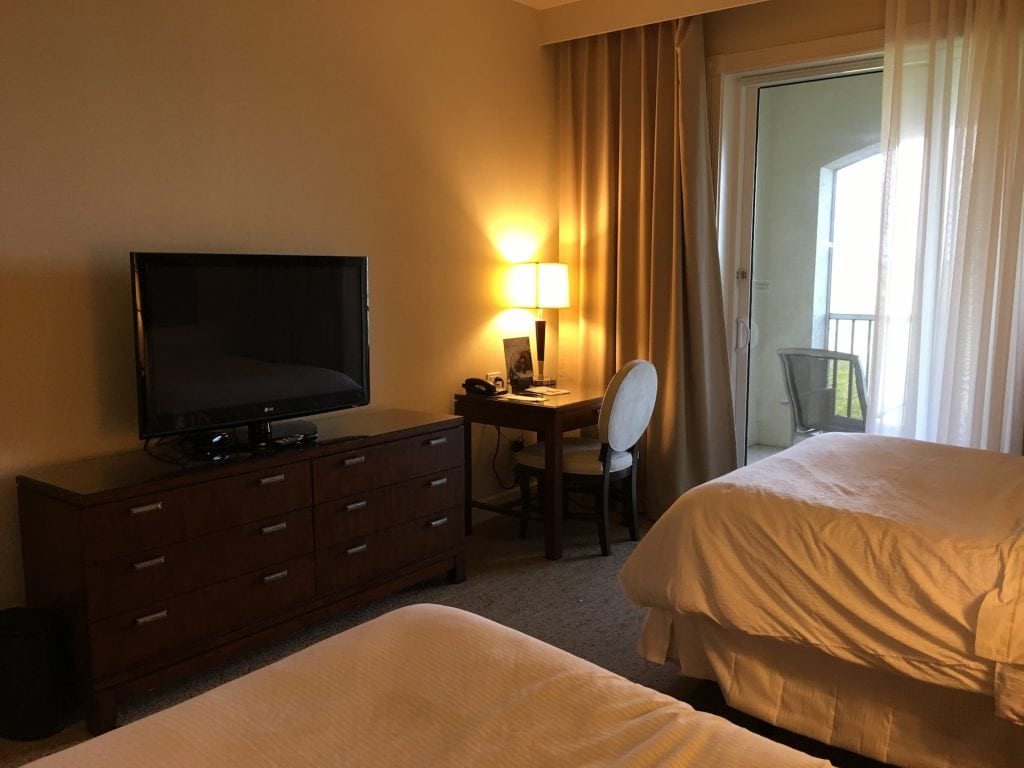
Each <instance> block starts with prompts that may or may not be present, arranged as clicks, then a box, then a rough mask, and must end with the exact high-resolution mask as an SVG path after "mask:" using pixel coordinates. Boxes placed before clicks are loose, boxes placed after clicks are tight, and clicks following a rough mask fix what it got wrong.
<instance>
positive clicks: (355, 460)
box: [344, 456, 366, 467]
mask: <svg viewBox="0 0 1024 768" xmlns="http://www.w3.org/2000/svg"><path fill="white" fill-rule="evenodd" d="M365 461H366V457H365V456H352V457H350V458H348V459H345V461H344V464H345V466H346V467H354V466H355V465H356V464H362V463H363V462H365Z"/></svg>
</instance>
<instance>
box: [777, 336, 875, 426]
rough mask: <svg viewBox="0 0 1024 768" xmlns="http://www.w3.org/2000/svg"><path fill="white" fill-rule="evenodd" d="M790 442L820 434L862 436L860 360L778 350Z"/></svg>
mask: <svg viewBox="0 0 1024 768" xmlns="http://www.w3.org/2000/svg"><path fill="white" fill-rule="evenodd" d="M779 361H780V362H781V363H782V377H783V379H784V381H785V384H786V396H787V397H788V398H789V405H790V413H791V416H792V428H793V442H794V443H796V442H798V441H800V440H803V439H804V438H807V437H810V436H811V435H816V434H819V433H821V432H863V431H864V416H865V414H866V413H867V410H868V405H867V399H866V398H865V396H864V375H863V373H862V372H861V369H860V358H858V357H857V356H856V355H851V354H848V353H846V352H834V351H832V350H830V349H808V348H803V347H787V348H785V349H780V350H779Z"/></svg>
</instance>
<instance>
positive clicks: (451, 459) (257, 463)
mask: <svg viewBox="0 0 1024 768" xmlns="http://www.w3.org/2000/svg"><path fill="white" fill-rule="evenodd" d="M463 429H464V427H463V423H462V419H461V418H460V417H457V416H454V417H453V416H443V415H436V414H425V413H418V412H414V411H402V410H374V409H358V410H353V411H347V412H343V413H339V414H336V415H335V416H333V417H330V418H327V419H323V420H321V421H320V422H319V430H320V434H319V439H318V441H317V443H316V444H315V445H312V446H308V447H304V448H301V449H290V450H283V451H280V452H277V453H274V454H270V455H260V456H251V457H247V458H243V459H231V460H228V461H226V462H223V463H219V464H205V465H195V466H186V467H183V466H180V465H176V464H173V463H168V462H165V461H161V460H158V459H156V458H154V457H153V456H151V455H149V454H147V453H145V452H143V451H135V452H132V453H126V454H121V455H117V456H109V457H103V458H98V459H91V460H87V461H81V462H75V463H72V464H64V465H60V466H53V467H45V468H42V469H39V470H36V471H33V472H31V473H30V474H26V475H21V476H19V477H18V478H17V483H18V504H19V509H20V519H21V540H22V553H23V557H24V567H25V590H26V597H27V602H28V604H29V605H30V606H33V607H43V608H51V609H57V610H59V611H60V612H61V613H62V614H63V615H64V616H65V617H66V619H67V621H68V623H69V626H70V628H71V643H72V651H73V654H74V661H75V667H76V677H77V682H78V689H79V693H80V696H81V697H82V699H83V702H84V705H85V710H86V719H87V723H88V726H89V730H90V731H92V732H93V733H100V732H102V731H105V730H109V729H110V728H113V727H114V725H115V724H116V719H117V700H118V696H120V695H125V694H130V693H135V692H139V691H143V690H148V689H151V688H154V687H158V686H160V685H164V684H166V683H169V682H171V681H172V680H174V679H177V678H180V677H182V676H184V675H188V674H191V673H193V672H195V671H197V670H199V669H202V668H204V667H207V666H210V665H212V664H216V663H219V662H222V661H225V660H227V659H229V658H231V657H232V656H235V655H237V654H238V653H240V652H242V651H244V650H246V649H247V648H250V647H252V646H255V645H257V644H260V643H265V642H267V641H269V640H271V639H273V638H276V637H279V636H282V635H284V634H287V633H289V632H293V631H294V630H296V629H297V628H299V627H301V626H303V625H305V624H308V623H311V622H314V621H317V620H320V619H323V618H325V617H327V616H328V615H330V614H332V613H336V612H338V611H341V610H345V609H346V608H350V607H352V606H354V605H357V604H359V603H363V602H367V601H369V600H373V599H376V598H379V597H382V596H384V595H386V594H388V593H390V592H393V591H395V590H398V589H401V588H403V587H406V586H409V585H412V584H415V583H417V582H419V581H423V580H425V579H430V578H435V577H438V576H442V575H447V577H448V578H449V580H451V581H462V580H463V579H464V578H465V554H464V545H465V541H464V521H463V510H464V499H463V493H464V488H465V483H464V472H465V467H464V453H463V446H464V439H463Z"/></svg>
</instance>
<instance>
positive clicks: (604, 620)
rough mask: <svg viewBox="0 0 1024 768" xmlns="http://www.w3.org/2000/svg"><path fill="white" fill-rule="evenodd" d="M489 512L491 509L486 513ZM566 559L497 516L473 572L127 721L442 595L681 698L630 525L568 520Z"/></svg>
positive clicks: (396, 600)
mask: <svg viewBox="0 0 1024 768" xmlns="http://www.w3.org/2000/svg"><path fill="white" fill-rule="evenodd" d="M481 517H483V516H481ZM565 525H566V530H565V552H564V555H563V557H562V559H561V560H557V561H551V560H546V559H545V558H544V556H543V551H544V542H543V533H542V530H541V526H540V525H539V524H535V525H533V526H532V527H531V530H530V535H529V536H528V537H527V538H526V539H519V538H518V535H517V528H518V521H516V520H514V519H513V518H508V517H491V518H489V519H486V520H484V521H483V522H480V523H478V524H477V525H476V528H475V530H474V533H473V535H472V536H470V537H469V539H467V556H466V564H467V579H466V581H465V582H464V583H462V584H449V583H448V582H447V581H444V580H438V581H433V582H427V583H424V584H422V585H419V586H417V587H415V588H412V589H408V590H405V591H403V592H401V593H398V594H395V595H392V596H391V597H388V598H385V599H383V600H380V601H377V602H374V603H372V604H369V605H365V606H362V607H360V608H356V609H354V610H352V611H349V612H347V613H345V614H343V615H341V616H337V617H335V618H333V619H330V620H328V621H325V622H322V623H320V624H317V625H314V626H312V627H309V628H308V629H306V630H304V631H302V632H300V633H297V634H295V635H292V636H290V637H288V638H286V639H284V640H281V641H278V642H277V643H275V644H273V645H270V646H268V647H265V648H263V649H261V650H260V651H258V652H255V653H252V654H249V655H247V656H244V657H242V658H239V659H237V660H236V661H234V662H232V663H230V664H228V665H225V666H222V667H218V668H216V669H212V670H210V671H208V672H206V673H203V674H200V675H197V676H194V677H191V678H188V679H186V680H183V681H181V682H180V683H177V684H175V685H172V686H169V687H167V688H163V689H160V690H159V691H155V692H153V693H150V694H146V695H143V696H139V697H136V698H132V699H129V700H127V701H124V702H122V704H121V707H120V710H119V717H118V723H119V724H121V725H123V724H125V723H128V722H131V721H132V720H136V719H138V718H140V717H144V716H146V715H148V714H151V713H153V712H157V711H159V710H160V709H163V708H164V707H167V706H169V705H171V704H175V703H177V702H179V701H183V700H185V699H187V698H190V697H192V696H194V695H196V694H197V693H201V692H202V691H205V690H208V689H210V688H212V687H214V686H216V685H219V684H221V683H223V682H226V681H228V680H231V679H233V678H235V677H237V676H238V675H241V674H244V673H246V672H249V671H251V670H254V669H257V668H259V667H261V666H263V665H265V664H268V663H270V662H272V661H275V660H277V659H279V658H282V657H284V656H286V655H288V654H290V653H293V652H295V651H297V650H299V649H301V648H304V647H306V646H308V645H310V644H312V643H314V642H317V641H318V640H322V639H324V638H326V637H329V636H331V635H333V634H336V633H338V632H341V631H343V630H345V629H348V628H349V627H352V626H355V625H357V624H360V623H362V622H364V621H367V620H369V619H372V618H374V617H376V616H379V615H381V614H383V613H385V612H387V611H390V610H392V609H394V608H398V607H400V606H403V605H408V604H410V603H425V602H429V603H440V604H443V605H451V606H455V607H457V608H462V609H464V610H468V611H472V612H473V613H477V614H479V615H481V616H486V617H487V618H490V619H493V620H494V621H497V622H499V623H501V624H504V625H506V626H509V627H513V628H515V629H518V630H520V631H522V632H525V633H527V634H529V635H533V636H534V637H537V638H539V639H541V640H544V641H545V642H548V643H551V644H552V645H555V646H558V647H559V648H563V649H565V650H567V651H569V652H570V653H573V654H575V655H577V656H580V657H582V658H584V659H588V660H589V661H592V662H594V663H595V664H598V665H600V666H602V667H605V668H607V669H610V670H612V671H613V672H617V673H618V674H620V675H623V676H624V677H627V678H629V679H630V680H634V681H636V682H639V683H643V684H644V685H647V686H649V687H651V688H655V689H657V690H661V691H664V692H666V693H671V694H673V695H676V696H678V697H680V698H682V697H683V695H684V694H685V693H686V692H687V690H689V689H691V688H692V687H693V686H692V683H690V682H689V681H686V680H683V679H682V678H680V677H679V675H678V673H677V670H676V669H675V668H674V667H672V666H671V665H666V666H664V667H662V666H659V665H656V664H650V663H648V662H646V661H644V660H643V659H641V658H640V656H639V655H638V654H637V653H636V650H635V645H636V639H637V636H638V635H639V632H640V626H641V624H642V622H643V614H642V612H641V611H638V610H635V609H634V608H633V607H632V606H630V605H629V602H628V601H627V600H626V598H625V597H624V596H623V594H622V590H621V589H620V587H619V584H618V581H617V574H618V571H619V569H620V568H621V567H622V564H623V563H624V562H625V560H626V557H627V556H628V555H629V553H630V552H632V550H633V546H634V543H633V542H631V541H629V537H628V534H627V532H626V530H625V528H620V527H613V529H612V554H611V556H610V557H601V555H600V550H599V548H598V543H597V533H596V531H595V530H594V528H593V525H592V524H589V523H584V522H581V521H576V520H569V521H566V524H565ZM85 738H88V733H87V732H86V730H85V727H84V725H83V724H82V723H81V722H76V723H74V724H72V725H71V726H69V727H68V728H66V729H65V730H64V731H62V732H61V733H60V734H58V735H56V736H53V737H51V738H49V739H45V740H42V741H38V742H25V743H16V742H10V741H4V740H2V739H0V765H3V766H10V767H11V768H14V766H19V765H22V764H24V763H26V762H28V761H29V760H33V759H36V758H39V757H42V756H43V755H46V754H50V753H52V752H54V751H57V750H59V749H63V748H65V747H67V746H70V745H71V744H74V743H77V742H79V741H82V740H83V739H85Z"/></svg>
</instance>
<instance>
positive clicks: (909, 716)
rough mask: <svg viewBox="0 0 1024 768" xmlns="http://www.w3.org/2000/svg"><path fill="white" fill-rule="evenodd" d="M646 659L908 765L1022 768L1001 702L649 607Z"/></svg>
mask: <svg viewBox="0 0 1024 768" xmlns="http://www.w3.org/2000/svg"><path fill="white" fill-rule="evenodd" d="M639 650H640V653H641V655H643V656H644V657H645V658H647V659H649V660H651V661H655V662H659V663H663V662H664V661H666V660H667V659H672V660H675V661H677V662H678V663H679V667H680V671H681V673H682V674H684V675H686V676H688V677H695V678H701V679H706V680H713V681H716V682H717V683H718V684H719V685H720V686H721V689H722V693H723V695H724V696H725V700H726V701H727V702H728V704H729V705H730V706H731V707H734V708H735V709H738V710H741V711H743V712H746V713H748V714H751V715H753V716H755V717H757V718H758V719H760V720H763V721H765V722H768V723H771V724H773V725H776V726H778V727H780V728H785V729H786V730H789V731H793V732H795V733H799V734H802V735H804V736H808V737H810V738H812V739H815V740H817V741H820V742H824V743H826V744H832V745H834V746H836V747H840V748H842V749H847V750H850V751H852V752H856V753H858V754H861V755H866V756H867V757H871V758H874V759H876V760H881V761H883V762H886V763H891V764H893V765H900V766H907V767H908V768H1020V766H1022V765H1024V727H1022V726H1019V725H1014V724H1013V723H1011V722H1010V721H1008V720H1005V719H1002V718H999V717H996V715H995V714H994V706H993V699H992V697H991V696H986V695H984V694H981V693H974V692H969V691H961V690H955V689H952V688H944V687H941V686H938V685H934V684H931V683H924V682H920V681H917V680H913V679H911V678H908V677H903V676H900V675H896V674H892V673H889V672H885V671H881V670H876V669H869V668H867V667H862V666H859V665H856V664H853V663H850V662H847V661H842V660H840V659H836V658H834V657H832V656H828V655H826V654H825V653H822V652H821V651H818V650H815V649H814V648H810V647H807V646H798V645H795V644H793V643H787V642H784V641H781V640H776V639H773V638H762V637H753V636H750V635H747V634H745V633H743V632H740V631H738V630H732V629H727V628H724V627H722V626H720V625H718V624H716V623H714V622H713V621H711V620H710V619H708V618H706V617H703V616H694V615H681V614H672V613H670V612H668V611H663V610H660V609H652V610H650V611H649V613H648V616H647V620H646V622H645V624H644V630H643V632H642V633H641V636H640V641H639Z"/></svg>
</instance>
